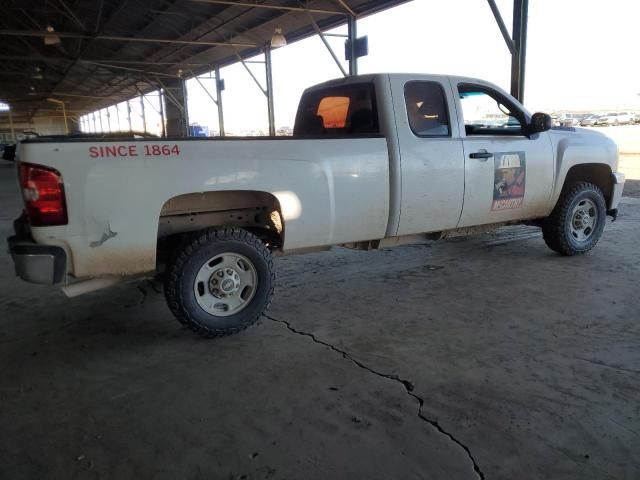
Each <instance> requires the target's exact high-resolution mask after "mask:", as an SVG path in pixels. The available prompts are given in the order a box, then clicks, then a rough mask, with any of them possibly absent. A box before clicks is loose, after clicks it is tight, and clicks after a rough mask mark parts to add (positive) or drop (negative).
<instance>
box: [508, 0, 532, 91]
mask: <svg viewBox="0 0 640 480" xmlns="http://www.w3.org/2000/svg"><path fill="white" fill-rule="evenodd" d="M528 16H529V0H514V1H513V30H512V32H513V43H514V46H515V54H514V55H512V56H511V95H513V96H514V97H516V98H517V99H518V100H520V102H523V101H524V76H525V63H526V54H527V23H528Z"/></svg>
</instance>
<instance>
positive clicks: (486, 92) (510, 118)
mask: <svg viewBox="0 0 640 480" xmlns="http://www.w3.org/2000/svg"><path fill="white" fill-rule="evenodd" d="M458 93H459V96H460V105H461V106H462V116H463V117H464V129H465V132H466V134H467V135H522V134H523V131H524V130H523V124H524V116H523V114H522V112H521V111H520V110H519V109H517V108H516V107H515V105H513V104H512V103H511V102H510V101H509V100H508V99H507V98H506V97H504V96H503V95H501V94H500V93H498V92H496V91H494V90H491V89H489V88H487V87H483V86H476V85H468V84H461V85H458Z"/></svg>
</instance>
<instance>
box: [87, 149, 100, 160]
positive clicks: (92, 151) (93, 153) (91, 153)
mask: <svg viewBox="0 0 640 480" xmlns="http://www.w3.org/2000/svg"><path fill="white" fill-rule="evenodd" d="M89 156H90V157H91V158H98V157H99V156H100V154H99V153H98V149H97V148H96V147H89Z"/></svg>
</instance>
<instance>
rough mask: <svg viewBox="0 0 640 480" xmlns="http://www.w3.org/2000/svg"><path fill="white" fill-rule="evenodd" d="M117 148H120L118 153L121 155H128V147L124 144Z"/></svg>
mask: <svg viewBox="0 0 640 480" xmlns="http://www.w3.org/2000/svg"><path fill="white" fill-rule="evenodd" d="M116 148H117V149H118V155H120V156H121V157H126V156H127V147H125V146H124V145H120V146H118V147H116Z"/></svg>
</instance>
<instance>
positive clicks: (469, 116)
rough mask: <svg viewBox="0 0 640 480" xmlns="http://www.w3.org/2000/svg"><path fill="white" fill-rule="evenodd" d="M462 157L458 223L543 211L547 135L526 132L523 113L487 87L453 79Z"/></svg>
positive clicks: (549, 171) (547, 191)
mask: <svg viewBox="0 0 640 480" xmlns="http://www.w3.org/2000/svg"><path fill="white" fill-rule="evenodd" d="M452 89H453V92H454V94H455V95H456V97H457V99H458V104H459V108H458V113H459V124H460V125H461V129H463V131H461V132H460V134H461V136H462V138H463V141H462V143H463V148H464V161H465V192H464V206H463V209H462V215H461V217H460V222H459V223H458V226H459V227H467V226H473V225H483V224H489V223H499V222H508V221H513V220H522V219H530V218H537V217H541V216H544V215H546V214H547V213H548V212H546V208H547V205H548V202H549V197H550V195H551V190H552V187H553V163H554V159H553V150H552V147H551V142H550V139H549V136H548V134H547V133H539V134H535V135H532V136H531V138H529V137H527V136H526V135H525V126H526V122H527V121H528V116H527V114H525V112H524V111H523V110H522V109H520V108H519V106H518V105H517V104H516V103H515V102H513V101H512V100H511V99H510V98H509V97H508V96H506V94H504V93H502V92H500V91H498V90H496V89H493V88H492V87H490V86H488V85H483V84H471V83H456V82H455V81H454V80H452Z"/></svg>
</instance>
